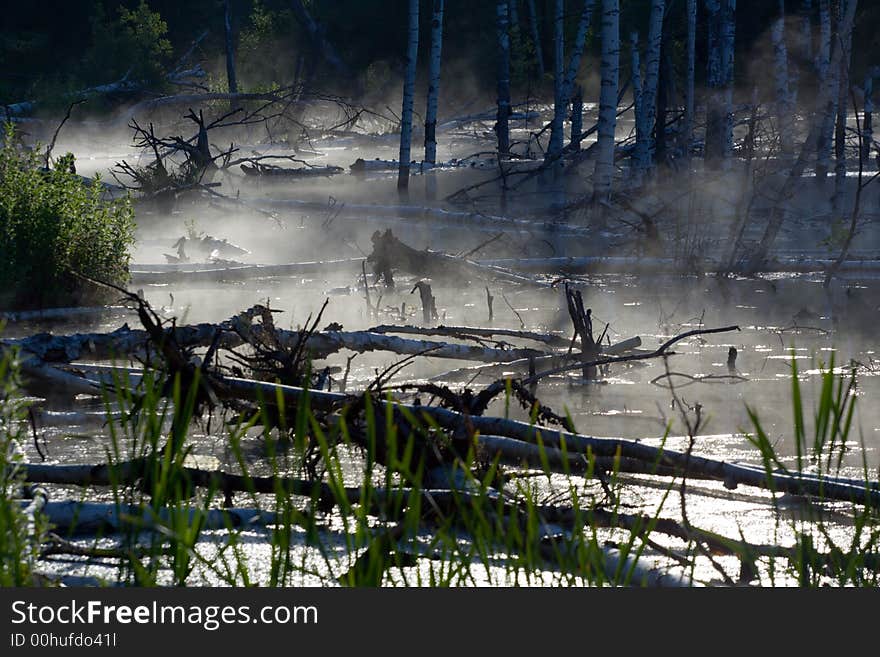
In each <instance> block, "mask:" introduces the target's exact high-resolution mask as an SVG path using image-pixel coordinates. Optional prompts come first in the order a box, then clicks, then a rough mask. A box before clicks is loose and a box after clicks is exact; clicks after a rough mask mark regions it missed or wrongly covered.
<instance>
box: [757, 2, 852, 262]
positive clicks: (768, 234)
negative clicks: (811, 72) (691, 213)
mask: <svg viewBox="0 0 880 657" xmlns="http://www.w3.org/2000/svg"><path fill="white" fill-rule="evenodd" d="M857 6H858V2H857V0H850V2H848V3H847V6H846V13H845V14H844V16H843V18H842V20H841V22H840V31H841V34H849V33H851V32H852V28H853V21H854V20H855V14H856V9H857ZM839 41H840V40H838V42H835V43H833V44H832V46H831V56H830V58H829V66H830V68H831V69H835V68H839V67H840V61H841V59H842V58H843V48H842V47H841V44H840V43H839ZM831 101H832V98H831V96H830V90H829V89H828V88H827V87H824V86H820V88H819V97H818V98H817V99H816V101H815V103H816V107H817V108H822V107H827V106H828V105H829V104H830V103H831ZM817 114H818V113H817ZM823 129H824V126H823V122H822V119H821V116H816V118H815V120H814V121H813V122H812V125H811V128H810V132H809V134H808V135H807V139H806V141H805V142H804V144H803V146H802V147H801V151H800V154H799V155H798V158H797V160H796V161H795V163H794V166H793V167H792V168H791V171H790V172H789V174H788V176H787V177H786V179H785V183H784V184H783V186H782V189H781V190H780V191H779V193H778V194H776V198H775V201H774V203H773V206H772V207H771V208H770V218H769V220H768V221H767V228H766V229H765V230H764V235H763V236H762V237H761V240H760V241H759V242H758V243H757V244H756V245H755V248H754V249H753V250H752V255H751V257H750V258H749V260H748V263H747V264H746V267H745V268H746V270H747V271H757V269H758V268H759V267H761V266H763V265H764V263H765V261H766V260H767V255H768V254H769V253H770V249H771V248H772V246H773V243H774V242H775V241H776V236H777V235H778V234H779V229H780V228H781V227H782V224H783V223H784V222H785V219H786V217H787V216H788V212H787V204H788V201H789V199H790V198H791V197H792V195H793V194H794V192H795V185H796V184H797V183H798V182H799V181H800V178H801V176H803V174H804V170H805V169H806V168H807V164H808V163H809V161H810V159H811V158H812V156H813V153H815V149H816V146H817V145H818V143H819V139H820V136H821V132H822V130H823Z"/></svg>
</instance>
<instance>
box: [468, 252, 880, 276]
mask: <svg viewBox="0 0 880 657" xmlns="http://www.w3.org/2000/svg"><path fill="white" fill-rule="evenodd" d="M480 263H481V264H483V265H485V266H490V267H501V268H505V269H511V270H514V271H521V272H541V273H552V272H559V273H570V274H573V273H577V274H588V273H605V274H633V273H637V274H638V273H641V274H680V273H682V272H684V271H692V270H697V271H701V272H705V273H716V272H717V273H724V272H725V271H726V269H727V267H726V266H725V265H724V263H722V262H720V261H715V260H711V259H705V260H698V261H696V262H694V261H690V262H687V263H685V262H681V261H677V260H675V259H673V258H652V257H619V256H580V257H556V258H496V259H491V260H481V261H480ZM833 264H834V261H833V260H828V259H824V258H804V259H792V258H787V259H775V260H774V259H770V260H767V261H765V262H764V263H763V264H762V265H761V266H760V268H759V269H757V270H755V271H756V272H787V273H812V272H822V271H825V270H826V269H828V268H829V267H831V266H832V265H833ZM840 271H842V272H876V271H880V259H868V258H865V259H854V258H853V259H849V260H846V261H844V262H843V263H842V264H841V267H840Z"/></svg>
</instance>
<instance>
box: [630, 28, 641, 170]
mask: <svg viewBox="0 0 880 657" xmlns="http://www.w3.org/2000/svg"><path fill="white" fill-rule="evenodd" d="M630 57H631V59H630V76H631V80H632V90H633V91H632V94H633V118H634V121H635V128H636V140H638V135H639V126H640V125H642V123H643V120H642V114H643V112H644V107H643V105H642V63H641V53H640V52H639V33H638V32H635V31H633V33H632V34H630ZM636 144H637V146H638V141H637V142H636ZM638 156H639V151H638V147H636V148H635V149H634V150H633V155H632V160H631V163H630V164H631V171H632V176H633V178H636V177H638V176H639V175H640V167H639V163H638V161H637V159H638ZM635 184H638V181H635Z"/></svg>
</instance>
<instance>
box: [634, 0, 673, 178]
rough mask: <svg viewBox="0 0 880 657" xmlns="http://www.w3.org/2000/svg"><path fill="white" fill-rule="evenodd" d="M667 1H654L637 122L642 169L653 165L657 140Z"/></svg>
mask: <svg viewBox="0 0 880 657" xmlns="http://www.w3.org/2000/svg"><path fill="white" fill-rule="evenodd" d="M665 10H666V2H665V0H652V1H651V17H650V21H649V23H648V44H647V47H646V51H645V85H644V89H643V90H642V112H641V118H642V120H641V121H640V123H639V124H638V125H636V167H637V169H638V170H639V171H640V172H645V171H648V169H650V168H651V161H652V158H653V155H654V143H653V140H652V138H651V135H652V132H653V130H654V123H655V122H656V119H657V87H658V84H659V80H660V49H661V46H662V41H663V14H664V12H665Z"/></svg>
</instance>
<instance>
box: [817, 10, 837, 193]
mask: <svg viewBox="0 0 880 657" xmlns="http://www.w3.org/2000/svg"><path fill="white" fill-rule="evenodd" d="M831 49H832V43H831V4H830V0H819V54H818V57H817V61H816V69H817V71H818V73H819V85H820V87H821V89H822V95H823V97H825V98H827V102H826V104H825V105H823V106H822V107H820V108H819V112H820V121H821V125H822V128H821V132H820V134H819V143H818V146H817V151H818V152H817V154H816V180H817V182H822V181H823V180H825V178H826V177H827V176H828V170H829V169H830V168H831V142H832V133H833V131H834V116H835V115H836V109H835V108H836V107H837V86H838V81H839V79H840V78H839V71H838V70H837V67H832V66H831Z"/></svg>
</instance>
